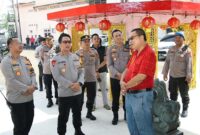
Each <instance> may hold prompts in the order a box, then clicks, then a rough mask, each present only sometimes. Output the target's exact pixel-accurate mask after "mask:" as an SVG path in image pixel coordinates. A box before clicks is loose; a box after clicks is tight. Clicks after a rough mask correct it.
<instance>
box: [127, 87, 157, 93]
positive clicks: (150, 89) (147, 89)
mask: <svg viewBox="0 0 200 135" xmlns="http://www.w3.org/2000/svg"><path fill="white" fill-rule="evenodd" d="M152 90H153V89H152V88H146V89H142V90H127V93H128V94H137V93H141V92H148V91H152Z"/></svg>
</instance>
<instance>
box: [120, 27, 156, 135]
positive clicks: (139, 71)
mask: <svg viewBox="0 0 200 135" xmlns="http://www.w3.org/2000/svg"><path fill="white" fill-rule="evenodd" d="M129 41H130V42H129V43H130V48H131V49H132V50H133V55H132V57H131V59H130V60H129V63H128V65H127V67H126V69H125V71H124V72H123V74H122V77H121V80H120V85H121V91H122V94H123V95H125V96H126V114H127V123H128V128H129V131H130V135H154V131H153V124H152V123H153V120H152V117H153V116H152V104H153V90H152V88H153V86H154V75H155V70H156V55H155V52H154V51H153V50H152V48H151V47H150V46H149V45H148V44H147V43H146V34H145V32H144V30H143V29H141V28H136V29H133V30H132V31H131V37H130V39H129Z"/></svg>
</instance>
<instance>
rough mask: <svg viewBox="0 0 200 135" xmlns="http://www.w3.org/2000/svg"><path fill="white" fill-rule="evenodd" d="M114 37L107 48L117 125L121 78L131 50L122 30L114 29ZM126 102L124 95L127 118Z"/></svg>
mask: <svg viewBox="0 0 200 135" xmlns="http://www.w3.org/2000/svg"><path fill="white" fill-rule="evenodd" d="M112 39H113V42H114V43H113V45H112V46H110V47H109V48H108V50H107V66H108V69H109V73H110V84H111V92H112V111H113V120H112V124H113V125H117V124H118V119H119V118H118V111H119V100H120V79H121V75H122V73H123V71H124V70H125V68H126V64H127V63H128V60H129V58H130V51H129V49H127V48H125V46H124V41H123V34H122V32H121V31H120V30H118V29H115V30H113V31H112ZM124 104H125V98H124V96H123V109H124V119H125V120H126V115H125V106H124Z"/></svg>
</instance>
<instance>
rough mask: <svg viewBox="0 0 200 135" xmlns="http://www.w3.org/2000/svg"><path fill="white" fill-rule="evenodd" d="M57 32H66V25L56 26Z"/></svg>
mask: <svg viewBox="0 0 200 135" xmlns="http://www.w3.org/2000/svg"><path fill="white" fill-rule="evenodd" d="M56 30H57V31H59V32H63V31H64V30H65V25H64V24H63V23H58V24H57V25H56Z"/></svg>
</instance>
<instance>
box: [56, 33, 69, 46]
mask: <svg viewBox="0 0 200 135" xmlns="http://www.w3.org/2000/svg"><path fill="white" fill-rule="evenodd" d="M63 37H68V38H69V39H70V40H71V36H70V35H69V34H67V33H62V34H60V37H59V38H58V42H59V43H60V44H61V42H62V39H63Z"/></svg>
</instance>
